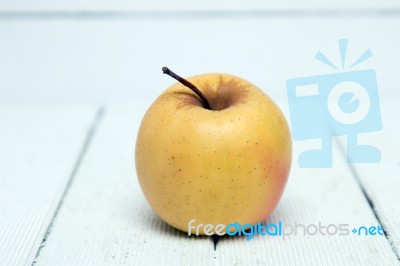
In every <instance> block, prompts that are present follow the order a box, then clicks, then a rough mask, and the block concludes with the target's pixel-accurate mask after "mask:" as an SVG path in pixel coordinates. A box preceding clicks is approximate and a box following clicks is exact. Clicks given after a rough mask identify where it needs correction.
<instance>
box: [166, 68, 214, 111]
mask: <svg viewBox="0 0 400 266" xmlns="http://www.w3.org/2000/svg"><path fill="white" fill-rule="evenodd" d="M162 72H163V73H164V74H167V75H169V76H171V77H172V78H174V79H176V80H177V81H179V82H180V83H182V84H183V85H184V86H186V87H188V88H189V89H191V90H192V91H193V92H194V93H196V94H197V96H199V97H200V99H201V102H202V104H203V107H204V108H205V109H208V110H211V107H210V104H209V103H208V100H207V98H206V96H204V94H203V93H202V92H201V91H200V90H199V89H198V88H197V87H196V86H194V85H193V84H192V83H190V82H189V81H187V80H186V79H184V78H182V77H180V76H179V75H177V74H175V73H174V72H172V71H171V70H170V69H169V68H168V67H163V68H162Z"/></svg>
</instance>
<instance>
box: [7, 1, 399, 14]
mask: <svg viewBox="0 0 400 266" xmlns="http://www.w3.org/2000/svg"><path fill="white" fill-rule="evenodd" d="M398 7H399V4H398V3H397V2H395V1H390V0H385V1H378V0H369V1H360V0H358V1H345V0H338V1H335V2H334V3H330V2H321V1H316V0H303V1H301V2H299V1H295V0H285V1H279V2H278V1H274V2H266V1H256V0H249V1H245V2H244V1H228V0H223V1H218V2H215V1H211V0H205V1H201V2H190V3H188V2H187V1H183V0H173V1H168V3H166V2H164V1H159V0H151V1H144V0H141V1H135V2H127V1H122V0H117V1H112V2H108V1H93V0H92V1H85V2H84V3H83V2H81V1H78V0H72V1H59V2H56V3H55V2H54V1H50V0H40V1H37V2H35V3H32V2H30V1H27V0H18V1H3V2H2V5H1V6H0V8H1V9H0V11H3V12H20V11H29V12H37V11H56V12H59V11H95V12H98V11H123V12H126V11H198V10H200V11H215V10H217V11H243V10H245V11H246V10H254V11H255V10H257V11H260V10H278V11H279V10H295V11H297V10H304V9H309V10H345V9H355V10H369V9H382V8H388V9H389V8H398Z"/></svg>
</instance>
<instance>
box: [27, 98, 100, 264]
mask: <svg viewBox="0 0 400 266" xmlns="http://www.w3.org/2000/svg"><path fill="white" fill-rule="evenodd" d="M105 112H106V108H105V107H104V106H100V107H99V108H98V110H97V112H96V115H95V117H94V120H93V122H92V125H91V126H90V128H89V130H88V132H87V135H86V138H85V142H84V143H83V146H82V148H81V150H80V152H79V154H78V158H77V160H76V162H75V165H74V167H73V168H72V172H71V175H70V177H69V179H68V182H67V184H66V185H65V189H64V192H63V193H62V195H61V198H60V201H59V202H58V205H57V208H56V209H55V211H54V214H53V217H52V218H51V220H50V223H49V226H48V227H47V229H46V232H45V234H44V236H43V238H42V242H41V243H40V245H39V247H38V250H37V252H36V255H35V258H34V260H33V262H32V265H35V264H36V261H37V259H38V258H39V256H40V252H41V251H42V249H43V248H44V247H45V243H46V240H47V238H48V237H49V236H50V234H51V229H52V228H53V225H54V222H55V219H56V218H57V214H58V212H59V211H60V209H61V207H62V205H63V202H64V199H65V198H66V196H67V195H68V191H69V189H70V188H71V186H72V183H73V181H74V178H75V176H76V174H77V172H78V170H79V167H80V165H81V164H82V161H83V159H84V157H85V155H86V152H87V151H88V149H89V147H90V144H91V142H92V140H93V137H94V135H95V134H96V131H97V129H98V127H99V125H100V123H101V120H102V118H103V117H104V114H105Z"/></svg>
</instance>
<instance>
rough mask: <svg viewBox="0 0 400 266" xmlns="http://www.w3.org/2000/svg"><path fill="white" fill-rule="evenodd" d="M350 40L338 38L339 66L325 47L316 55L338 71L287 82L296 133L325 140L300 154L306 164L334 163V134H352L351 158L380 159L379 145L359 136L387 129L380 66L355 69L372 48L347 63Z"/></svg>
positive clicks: (302, 164)
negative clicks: (361, 141) (382, 110)
mask: <svg viewBox="0 0 400 266" xmlns="http://www.w3.org/2000/svg"><path fill="white" fill-rule="evenodd" d="M347 44H348V41H347V39H340V40H339V51H340V58H341V67H340V68H339V67H337V66H336V65H335V64H333V63H332V62H331V61H330V60H329V59H328V57H326V56H325V55H324V54H323V53H321V52H320V51H318V52H317V54H316V56H315V58H316V59H317V60H319V61H320V62H322V63H324V64H325V65H328V66H329V67H331V68H333V69H335V70H337V71H339V72H337V73H333V74H324V75H318V76H309V77H302V78H294V79H289V80H287V82H286V87H287V94H288V101H289V111H290V122H291V126H292V134H293V138H294V139H295V140H299V141H301V140H312V139H320V140H321V148H320V149H318V150H308V151H305V152H303V153H302V154H301V155H300V157H299V158H298V162H299V166H300V167H301V168H329V167H332V137H333V136H347V161H348V162H349V163H379V162H380V160H381V153H380V151H379V149H377V148H376V147H374V146H370V145H360V144H358V141H357V137H358V134H360V133H366V132H374V131H378V130H381V129H382V121H381V114H380V106H379V97H378V87H377V82H376V73H375V70H373V69H366V70H353V68H354V67H356V66H358V65H359V64H361V63H362V62H364V61H365V60H367V59H368V58H370V57H371V56H372V51H371V50H370V49H367V50H366V51H365V52H364V53H362V54H361V56H359V58H358V59H357V60H356V61H355V62H354V63H351V64H349V67H346V65H347V64H346V53H347ZM339 69H340V70H339Z"/></svg>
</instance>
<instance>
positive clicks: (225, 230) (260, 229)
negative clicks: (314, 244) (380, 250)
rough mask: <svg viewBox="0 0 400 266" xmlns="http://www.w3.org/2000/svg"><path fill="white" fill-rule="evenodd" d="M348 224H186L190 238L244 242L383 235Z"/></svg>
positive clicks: (375, 229) (379, 230)
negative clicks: (226, 238) (270, 238)
mask: <svg viewBox="0 0 400 266" xmlns="http://www.w3.org/2000/svg"><path fill="white" fill-rule="evenodd" d="M350 228H351V227H350V226H349V224H345V223H343V224H333V223H332V224H323V223H321V222H318V223H316V224H313V223H311V224H303V223H293V224H292V223H283V222H282V221H279V222H278V223H268V224H266V223H262V222H258V223H256V224H240V223H238V222H234V223H231V224H228V225H224V224H217V225H213V224H196V219H192V220H190V221H189V223H188V235H189V236H191V235H192V232H193V234H194V235H196V236H199V235H200V232H202V233H204V234H205V235H207V236H212V235H214V234H215V235H219V236H223V235H228V236H235V235H238V236H245V237H246V240H251V239H253V238H254V237H255V236H256V235H260V236H273V237H282V240H285V239H286V238H288V237H290V236H297V235H303V236H315V235H320V236H336V235H338V236H346V235H351V234H353V235H356V236H379V235H381V236H382V235H384V232H383V229H382V227H381V226H380V225H378V226H365V225H362V226H359V227H354V228H353V229H352V230H350Z"/></svg>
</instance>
